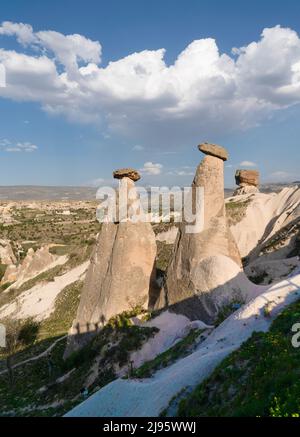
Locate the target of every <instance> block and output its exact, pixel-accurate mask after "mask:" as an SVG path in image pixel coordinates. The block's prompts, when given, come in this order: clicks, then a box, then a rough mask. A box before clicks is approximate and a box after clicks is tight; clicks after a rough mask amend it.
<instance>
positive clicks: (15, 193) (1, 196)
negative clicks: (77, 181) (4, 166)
mask: <svg viewBox="0 0 300 437" xmlns="http://www.w3.org/2000/svg"><path fill="white" fill-rule="evenodd" d="M96 191H97V188H92V187H51V186H50V187H46V186H39V185H32V186H31V185H24V186H22V185H16V186H0V201H1V200H23V201H26V200H48V201H63V200H95V198H96Z"/></svg>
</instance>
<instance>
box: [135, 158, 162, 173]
mask: <svg viewBox="0 0 300 437" xmlns="http://www.w3.org/2000/svg"><path fill="white" fill-rule="evenodd" d="M162 168H163V165H162V164H159V163H157V164H155V163H154V162H151V161H149V162H145V164H144V166H143V168H141V169H140V171H141V172H142V173H144V174H145V175H151V176H156V175H159V174H161V171H162Z"/></svg>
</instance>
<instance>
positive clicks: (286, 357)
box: [178, 301, 300, 417]
mask: <svg viewBox="0 0 300 437" xmlns="http://www.w3.org/2000/svg"><path fill="white" fill-rule="evenodd" d="M299 322H300V301H298V302H296V303H294V304H293V305H291V306H289V307H288V308H286V309H285V310H284V311H283V313H282V314H281V315H280V316H278V317H277V319H276V320H275V321H274V322H273V324H272V326H271V329H270V330H269V332H266V333H262V332H255V333H253V335H252V336H251V338H250V339H249V340H248V341H246V342H245V343H244V344H243V345H242V346H241V348H240V349H238V350H237V351H235V352H233V353H232V354H231V355H229V356H228V357H227V358H226V359H225V360H224V361H223V362H222V363H221V364H220V365H219V366H218V367H217V368H216V369H215V371H214V372H213V373H212V375H211V376H210V377H209V378H208V379H206V380H205V381H203V382H202V383H201V384H200V385H199V386H198V387H197V388H196V389H195V390H194V391H193V392H192V394H191V395H189V396H188V397H187V398H186V399H184V400H182V401H181V402H180V405H179V410H178V414H179V416H185V417H200V416H201V417H202V416H247V417H252V416H299V415H300V348H295V347H293V346H292V343H291V338H292V335H293V333H292V331H291V329H292V326H293V325H294V324H295V323H299Z"/></svg>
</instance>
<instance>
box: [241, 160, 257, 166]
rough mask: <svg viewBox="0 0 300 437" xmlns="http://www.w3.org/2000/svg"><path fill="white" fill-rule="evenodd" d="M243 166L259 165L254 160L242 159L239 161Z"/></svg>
mask: <svg viewBox="0 0 300 437" xmlns="http://www.w3.org/2000/svg"><path fill="white" fill-rule="evenodd" d="M239 165H240V166H241V167H257V164H256V163H255V162H252V161H242V162H240V163H239Z"/></svg>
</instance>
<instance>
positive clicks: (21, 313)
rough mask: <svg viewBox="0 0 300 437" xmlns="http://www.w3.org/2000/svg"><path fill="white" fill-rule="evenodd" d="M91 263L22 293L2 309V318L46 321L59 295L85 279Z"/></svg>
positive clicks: (0, 310) (0, 315)
mask: <svg viewBox="0 0 300 437" xmlns="http://www.w3.org/2000/svg"><path fill="white" fill-rule="evenodd" d="M88 265H89V261H87V262H85V263H83V264H81V265H80V266H78V267H75V268H74V269H72V270H70V271H69V272H67V273H65V274H64V275H61V276H56V277H55V278H54V280H53V281H51V282H47V283H44V284H43V283H42V284H37V285H35V286H34V287H32V288H30V289H29V290H26V291H24V292H23V293H21V294H20V295H19V296H18V297H17V298H16V299H14V300H13V302H11V303H9V304H7V305H4V306H3V307H2V308H0V318H1V319H2V318H5V317H8V316H9V317H15V318H18V319H27V318H29V317H33V318H35V319H36V320H38V321H40V320H43V319H46V318H47V317H49V316H50V314H51V313H52V312H53V311H54V309H55V299H56V297H57V296H58V295H59V293H60V292H61V291H62V290H63V289H64V288H65V287H66V286H67V285H70V284H72V283H73V282H76V281H78V280H79V279H81V278H83V275H84V274H85V272H86V270H87V268H88Z"/></svg>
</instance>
